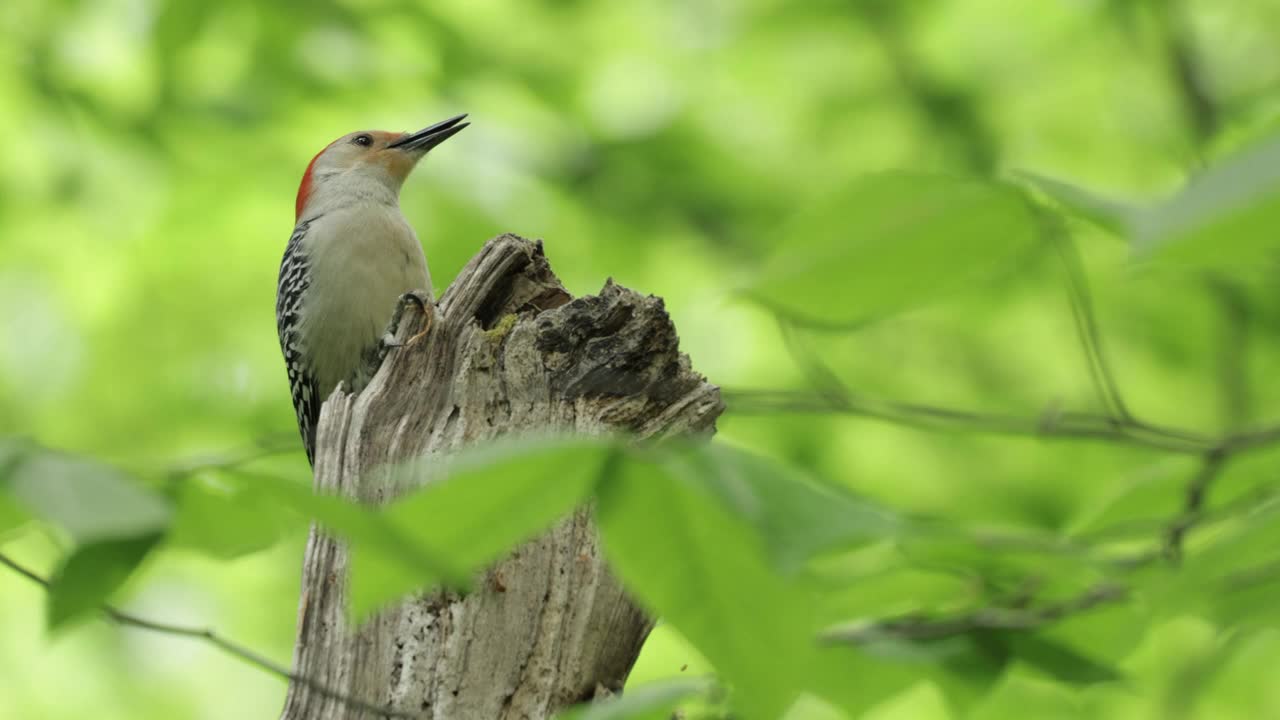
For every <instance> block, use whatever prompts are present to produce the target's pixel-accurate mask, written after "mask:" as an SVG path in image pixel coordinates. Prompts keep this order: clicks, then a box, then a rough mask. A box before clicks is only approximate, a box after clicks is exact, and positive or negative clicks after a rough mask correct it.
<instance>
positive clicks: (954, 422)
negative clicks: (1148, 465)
mask: <svg viewBox="0 0 1280 720" xmlns="http://www.w3.org/2000/svg"><path fill="white" fill-rule="evenodd" d="M723 396H724V398H725V403H726V404H727V405H728V407H729V409H730V410H731V411H732V412H735V413H740V414H760V413H778V412H795V413H840V414H845V415H860V416H864V417H871V418H877V419H880V420H886V421H888V422H894V423H898V424H900V425H908V426H912V427H920V428H925V429H931V430H949V431H959V432H976V433H992V434H999V435H1024V436H1031V437H1046V438H1091V439H1098V440H1106V441H1111V442H1119V443H1125V444H1131V445H1140V446H1144V447H1150V448H1155V449H1159V450H1166V451H1169V452H1176V453H1186V454H1194V455H1198V454H1202V453H1204V452H1207V451H1208V450H1211V449H1213V448H1214V447H1215V446H1216V445H1217V443H1216V442H1215V441H1214V439H1213V438H1210V437H1208V436H1205V435H1201V434H1199V433H1195V432H1193V431H1190V430H1181V429H1178V428H1169V427H1162V426H1158V425H1152V424H1149V423H1140V422H1136V421H1131V422H1123V421H1120V420H1117V419H1115V418H1111V417H1108V416H1106V415H1098V414H1095V413H1078V412H1056V411H1055V412H1052V413H1046V415H1045V416H1044V417H1041V418H1027V417H1019V416H1017V415H1005V414H999V413H983V412H977V411H973V410H965V409H959V408H948V407H939V406H934V405H919V404H914V403H901V402H895V401H891V400H875V399H871V398H866V397H858V396H854V395H848V394H846V395H845V396H844V397H839V398H835V397H829V396H823V395H817V394H812V393H805V392H797V391H787V390H725V391H724V392H723ZM1271 433H1275V435H1276V437H1275V438H1270V434H1271ZM1266 437H1267V438H1269V441H1274V440H1275V439H1280V428H1275V429H1274V430H1270V431H1268V433H1267V435H1266ZM1259 439H1261V437H1259V438H1252V437H1249V436H1243V435H1242V436H1240V437H1238V438H1232V442H1233V443H1245V444H1254V443H1255V442H1256V441H1257V440H1259Z"/></svg>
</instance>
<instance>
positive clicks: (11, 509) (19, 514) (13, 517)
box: [0, 485, 31, 541]
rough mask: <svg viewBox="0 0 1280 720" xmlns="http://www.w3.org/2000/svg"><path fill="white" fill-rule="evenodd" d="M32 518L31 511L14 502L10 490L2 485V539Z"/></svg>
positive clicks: (0, 492) (0, 495)
mask: <svg viewBox="0 0 1280 720" xmlns="http://www.w3.org/2000/svg"><path fill="white" fill-rule="evenodd" d="M30 519H31V515H30V513H28V512H27V511H26V510H23V509H22V508H21V507H20V506H19V505H18V503H16V502H14V500H13V498H12V497H10V495H9V492H8V491H7V490H6V489H5V488H4V486H3V485H0V541H3V540H5V539H6V537H7V536H8V535H9V533H10V532H12V531H14V530H16V529H18V528H20V527H22V526H23V525H25V524H26V523H27V521H28V520H30Z"/></svg>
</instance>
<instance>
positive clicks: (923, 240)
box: [744, 172, 1040, 327]
mask: <svg viewBox="0 0 1280 720" xmlns="http://www.w3.org/2000/svg"><path fill="white" fill-rule="evenodd" d="M1039 232H1040V225H1039V221H1038V219H1037V218H1036V217H1035V214H1034V212H1033V211H1032V209H1031V206H1030V204H1029V203H1028V201H1027V199H1026V198H1025V197H1024V196H1023V194H1022V192H1021V191H1020V190H1019V189H1017V188H1015V187H1013V186H1011V185H1006V184H1002V183H994V182H985V181H981V180H974V179H965V178H957V177H949V176H944V175H931V174H924V173H911V172H886V173H879V174H874V175H868V176H865V177H862V178H859V179H858V180H855V181H854V182H853V183H851V184H849V185H848V186H847V187H845V188H844V189H843V190H841V191H840V192H838V193H836V194H835V195H834V196H832V197H830V198H827V199H826V200H825V201H823V202H821V203H819V204H818V205H817V206H815V207H814V208H812V209H810V210H808V211H807V212H803V213H802V214H801V215H800V216H799V217H797V218H796V219H795V220H794V221H793V222H792V224H791V226H790V228H789V229H788V230H787V231H785V232H784V233H783V234H782V236H781V237H780V238H779V239H778V249H777V251H776V252H775V254H774V255H773V256H772V257H771V259H769V260H768V261H767V262H765V263H764V265H763V266H762V267H761V268H760V270H759V273H758V275H757V277H756V279H755V280H754V281H753V282H752V283H751V284H750V285H749V286H748V287H746V288H744V293H745V294H746V295H747V296H748V297H751V298H753V299H754V300H756V301H758V302H760V303H762V304H764V305H765V306H766V307H769V308H770V309H772V310H774V311H775V312H777V313H779V314H780V315H783V316H785V317H787V318H789V319H791V320H792V321H794V322H797V323H799V324H805V325H812V326H817V327H823V326H826V327H851V326H855V325H857V324H859V323H863V322H866V321H869V320H873V319H876V318H879V317H882V316H884V315H888V314H890V313H893V312H897V311H900V310H903V309H907V308H911V307H915V306H919V305H922V304H925V303H927V302H930V301H932V300H936V299H937V298H939V297H943V296H945V295H947V294H949V293H952V292H955V291H957V290H959V289H961V288H965V287H968V286H972V285H974V284H975V283H977V282H979V281H981V280H983V279H986V278H989V277H991V276H992V275H994V274H995V273H996V272H997V271H999V270H1001V269H1003V268H1006V267H1008V266H1009V265H1010V263H1011V262H1012V261H1013V260H1014V259H1015V258H1016V257H1018V256H1019V255H1020V254H1023V253H1026V252H1027V251H1028V249H1030V248H1032V247H1033V246H1034V244H1035V242H1036V240H1037V238H1038V235H1039Z"/></svg>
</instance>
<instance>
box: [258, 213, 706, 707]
mask: <svg viewBox="0 0 1280 720" xmlns="http://www.w3.org/2000/svg"><path fill="white" fill-rule="evenodd" d="M423 327H424V317H423V315H422V314H421V313H418V312H414V313H413V314H412V315H411V316H407V317H406V321H405V322H404V323H402V326H401V328H400V333H399V335H398V338H399V339H401V340H404V339H407V338H409V337H412V336H414V335H416V334H417V333H418V332H420V331H421V330H422V328H423ZM722 410H723V405H722V403H721V401H720V393H719V390H718V388H716V387H715V386H713V385H710V384H708V383H707V382H706V380H705V379H704V378H703V377H702V376H701V375H698V374H697V373H695V372H694V371H693V370H692V369H691V368H690V366H689V361H688V358H687V357H686V356H684V355H682V354H681V353H680V352H679V347H678V338H677V336H676V331H675V328H674V327H673V326H672V324H671V321H670V319H669V318H668V316H667V314H666V311H665V310H664V308H663V304H662V300H661V299H659V298H655V297H652V296H650V297H643V296H641V295H639V294H637V293H635V292H633V291H631V290H627V289H626V288H622V287H619V286H617V285H614V284H613V282H612V281H609V282H607V283H606V284H605V286H604V289H603V290H601V292H600V294H599V295H593V296H588V297H582V298H578V299H576V300H575V299H572V298H571V297H570V296H569V294H568V293H567V292H566V291H565V289H564V288H563V287H562V286H561V284H560V282H559V280H558V279H557V278H556V277H555V275H554V274H553V273H552V272H551V268H550V266H549V265H548V264H547V261H546V258H545V257H544V256H543V253H542V245H541V243H534V242H530V241H528V240H524V239H522V238H518V237H516V236H514V235H504V236H501V237H498V238H495V239H494V240H491V241H490V242H489V243H488V244H487V245H485V247H484V248H483V249H482V250H481V251H480V253H479V254H478V255H477V256H476V257H475V258H473V259H472V260H471V262H470V263H469V264H468V265H467V267H466V268H464V269H463V271H462V272H461V273H460V274H459V276H458V279H457V280H456V281H455V282H454V283H453V285H451V286H450V287H449V289H448V291H447V292H446V293H445V294H444V297H443V298H442V299H441V300H440V303H439V304H438V305H437V307H436V311H435V317H434V319H433V321H432V322H431V325H430V330H429V332H428V333H427V334H426V335H425V336H424V337H423V338H421V339H420V340H419V341H417V342H416V343H414V344H412V345H410V346H409V347H406V348H404V349H401V350H396V351H393V352H392V353H391V354H390V355H388V357H387V359H386V361H385V362H384V363H383V366H382V368H381V369H380V370H379V371H378V373H377V375H376V376H375V377H374V379H373V381H372V382H371V383H370V385H369V386H368V387H367V388H365V390H364V391H363V392H361V393H360V394H359V395H355V396H353V395H349V394H345V393H343V392H342V391H341V390H339V391H338V392H337V393H335V394H334V395H333V397H331V398H330V399H329V400H328V401H327V402H326V403H325V405H324V408H323V410H322V411H321V417H320V426H319V435H318V440H317V448H316V464H315V472H316V487H317V488H318V489H319V490H322V491H326V492H333V491H337V492H341V493H343V494H345V495H347V496H350V497H355V498H358V499H360V500H363V501H366V502H383V501H386V500H388V499H390V497H391V496H393V495H394V494H396V492H397V490H395V489H393V488H389V487H387V486H386V485H385V484H383V483H379V482H378V478H377V475H378V472H377V470H378V468H380V467H385V466H386V465H388V464H390V463H396V462H403V461H405V460H406V459H410V458H419V457H424V458H428V461H429V458H431V457H433V456H440V455H441V454H448V453H451V452H454V451H456V450H457V449H459V448H460V447H462V446H465V445H468V444H471V443H474V442H476V441H481V440H485V439H489V438H493V437H495V436H498V435H508V434H517V435H518V434H526V433H531V432H537V433H544V432H547V431H561V432H574V433H581V434H585V435H597V434H601V433H606V432H617V431H626V432H629V433H632V434H635V435H637V436H640V437H646V436H655V435H665V434H673V433H676V434H706V433H710V432H713V431H714V426H715V420H716V417H717V416H719V414H720V412H721V411H722ZM347 560H348V558H347V553H346V550H345V549H344V547H343V546H342V544H341V543H339V542H336V541H334V540H333V539H331V538H329V537H327V536H325V535H324V534H321V533H317V532H314V531H313V532H312V535H311V538H310V540H309V542H308V544H307V551H306V558H305V562H304V569H303V583H302V585H303V589H302V599H301V603H300V607H299V618H298V641H297V646H296V648H295V656H294V667H295V671H296V672H297V673H298V674H300V675H302V676H304V677H307V678H310V679H312V680H314V681H316V682H319V683H321V684H323V685H324V686H326V687H328V688H331V689H334V690H337V691H339V692H342V693H343V694H345V695H347V696H348V697H353V698H359V699H361V700H364V701H367V702H370V703H373V704H376V705H378V706H380V707H386V708H388V709H390V710H394V711H396V712H399V713H406V714H411V715H413V716H415V717H422V718H431V719H433V720H437V719H438V720H445V719H448V720H470V719H472V718H475V719H483V720H488V719H490V718H494V719H500V720H516V719H525V718H528V719H536V720H541V719H542V718H548V717H551V716H552V715H554V713H555V712H556V711H557V710H559V709H562V708H564V707H566V706H568V705H571V704H573V703H574V702H577V701H580V700H583V699H587V698H590V697H592V695H593V694H594V693H595V691H596V689H597V687H603V688H607V689H610V690H616V689H618V688H620V687H621V686H622V683H623V681H624V680H625V679H626V677H627V673H628V672H630V669H631V666H632V664H633V663H634V662H635V659H636V655H637V654H638V653H639V650H640V646H641V644H642V643H643V641H644V638H645V636H646V635H647V634H648V632H649V629H650V627H651V622H650V620H649V619H648V618H647V617H646V616H645V614H644V613H643V612H642V611H641V610H640V609H639V608H638V607H636V606H635V605H634V604H633V603H632V602H631V600H630V599H629V598H628V597H627V596H626V594H625V593H624V592H623V590H622V588H621V587H620V585H619V583H618V582H617V581H616V580H615V579H614V578H613V577H612V575H610V574H609V572H608V570H607V568H606V567H605V562H604V559H603V556H602V554H601V552H600V548H599V545H598V542H597V537H596V533H595V529H594V527H593V525H592V522H591V519H590V513H589V512H588V511H587V510H580V511H578V512H577V513H575V514H574V515H573V516H571V517H569V518H566V519H565V520H564V521H563V522H561V523H560V524H559V525H558V526H556V527H555V528H553V529H552V530H550V531H548V532H547V533H546V534H544V535H542V536H541V537H538V538H536V539H533V540H531V541H529V542H528V543H526V544H525V545H523V546H521V547H520V548H518V549H517V550H516V551H515V552H514V553H513V554H512V555H511V556H509V557H508V558H506V559H505V560H502V561H501V562H499V563H498V564H497V565H496V566H495V567H493V568H491V569H490V570H489V571H488V572H487V577H486V578H484V579H483V580H481V581H480V582H478V583H477V584H476V588H477V589H476V591H475V592H473V593H472V594H470V595H469V596H467V597H465V598H463V597H458V596H456V595H452V594H447V593H434V594H431V595H427V596H423V597H418V598H414V599H411V600H408V601H405V602H403V603H401V604H399V605H398V606H395V607H393V608H391V609H388V610H386V611H383V612H382V613H380V614H379V615H378V616H376V617H375V618H374V619H373V620H371V621H369V622H368V623H367V624H366V625H365V626H363V627H360V628H358V629H356V628H352V627H350V626H349V624H348V622H347V620H346V615H345V609H344V603H345V597H344V594H345V589H344V581H343V579H344V578H345V576H346V571H347ZM368 717H371V713H368V712H361V711H358V710H354V709H352V708H351V707H350V706H349V705H346V704H344V703H342V702H340V701H337V700H334V699H332V698H328V697H324V696H322V695H321V694H319V693H317V692H315V691H314V690H311V689H309V688H307V687H306V686H304V685H301V684H297V683H294V684H292V685H291V686H290V687H289V694H288V697H287V699H286V701H285V709H284V713H283V715H282V718H283V720H338V719H343V720H347V719H356V718H368Z"/></svg>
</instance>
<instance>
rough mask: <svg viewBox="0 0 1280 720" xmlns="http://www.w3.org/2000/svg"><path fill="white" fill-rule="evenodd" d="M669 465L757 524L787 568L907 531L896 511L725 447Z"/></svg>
mask: <svg viewBox="0 0 1280 720" xmlns="http://www.w3.org/2000/svg"><path fill="white" fill-rule="evenodd" d="M670 467H671V469H672V470H673V471H674V472H679V473H680V474H681V475H682V476H683V477H684V478H685V481H686V482H690V483H694V482H700V483H703V484H704V485H706V487H708V488H709V489H711V490H712V491H713V492H715V493H716V495H718V496H719V497H720V499H721V501H722V502H723V503H724V504H725V506H726V507H728V508H731V509H732V510H733V511H734V512H736V513H737V514H738V515H739V516H740V517H742V518H743V519H745V520H747V521H748V522H750V523H752V524H753V525H755V526H756V528H757V530H759V532H760V533H761V535H762V536H763V537H764V539H765V546H766V549H767V551H768V552H769V554H770V555H771V556H772V557H773V558H774V560H775V562H776V563H777V564H778V567H779V568H780V569H782V570H783V571H785V572H790V571H794V570H796V569H798V568H799V567H800V566H801V565H802V564H803V563H804V562H805V561H807V560H809V559H810V558H812V557H813V556H814V555H816V554H818V553H821V552H823V551H826V550H833V549H844V548H850V547H854V546H857V545H860V544H863V543H866V542H870V541H873V540H884V539H890V538H894V537H896V536H897V534H898V533H899V532H900V531H901V530H902V521H901V519H900V518H899V517H898V516H897V515H895V514H894V513H892V512H890V511H888V510H887V509H884V508H882V507H879V506H877V505H876V504H874V503H872V502H871V501H869V500H865V499H862V498H859V497H856V496H854V495H852V494H851V493H849V492H847V491H844V490H841V489H839V488H835V487H831V486H824V485H821V484H819V483H817V482H814V481H813V480H811V479H810V478H807V477H804V476H803V475H802V474H801V473H799V472H797V471H796V470H793V469H791V468H788V467H786V466H784V465H781V464H780V463H777V462H773V461H771V460H769V459H767V458H763V457H760V456H758V455H754V454H752V453H748V452H746V451H743V450H738V449H735V448H731V447H728V446H725V445H710V446H702V445H700V446H697V447H694V448H691V449H689V450H687V451H685V452H683V453H681V454H680V455H678V456H677V457H675V458H673V460H672V462H671V464H670Z"/></svg>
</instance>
